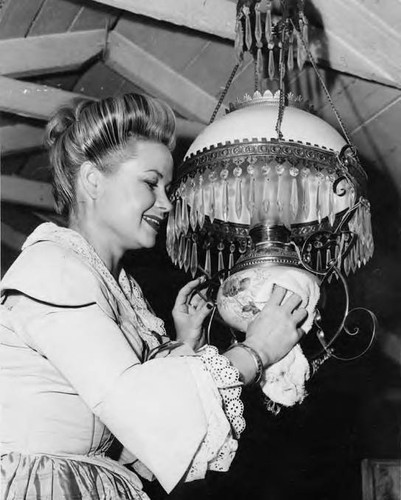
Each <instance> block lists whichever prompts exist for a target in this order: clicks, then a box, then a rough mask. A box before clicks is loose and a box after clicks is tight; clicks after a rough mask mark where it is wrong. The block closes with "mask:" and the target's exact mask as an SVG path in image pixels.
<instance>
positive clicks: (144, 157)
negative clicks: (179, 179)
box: [124, 140, 173, 180]
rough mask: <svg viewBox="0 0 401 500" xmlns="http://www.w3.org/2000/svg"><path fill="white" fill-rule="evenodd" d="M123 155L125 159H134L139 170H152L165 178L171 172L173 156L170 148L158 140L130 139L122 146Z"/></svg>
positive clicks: (169, 175) (170, 174) (168, 176)
mask: <svg viewBox="0 0 401 500" xmlns="http://www.w3.org/2000/svg"><path fill="white" fill-rule="evenodd" d="M124 156H125V157H126V159H127V160H126V161H128V162H130V160H131V161H134V162H135V164H136V166H137V168H138V169H139V171H142V172H145V171H152V170H153V171H156V172H158V173H159V174H160V176H161V177H163V178H164V177H166V178H167V179H169V178H171V176H172V174H173V158H172V155H171V153H170V150H169V149H168V148H167V146H165V145H164V144H162V143H160V142H155V141H146V140H135V141H132V140H131V141H129V143H128V144H127V145H126V147H125V148H124ZM124 163H125V162H124ZM170 180H171V179H170Z"/></svg>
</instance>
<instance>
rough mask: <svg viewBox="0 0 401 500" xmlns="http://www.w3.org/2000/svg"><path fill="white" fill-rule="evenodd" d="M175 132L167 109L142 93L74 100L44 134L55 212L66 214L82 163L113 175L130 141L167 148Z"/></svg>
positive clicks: (71, 204)
mask: <svg viewBox="0 0 401 500" xmlns="http://www.w3.org/2000/svg"><path fill="white" fill-rule="evenodd" d="M174 132H175V117H174V113H173V111H172V109H171V108H170V107H169V106H168V105H167V104H165V103H164V102H162V101H160V100H158V99H155V98H153V97H148V96H145V95H141V94H133V93H131V94H124V95H120V96H117V97H108V98H106V99H103V100H101V101H97V102H96V101H91V100H88V99H76V100H74V101H73V102H72V103H71V105H68V106H64V107H62V108H60V109H59V110H58V111H57V112H56V113H55V115H54V116H53V117H52V118H51V119H50V121H49V123H48V125H47V127H46V136H45V137H46V139H45V140H46V145H47V147H48V149H49V156H50V166H51V169H52V180H53V194H54V198H55V201H56V208H57V211H58V213H60V214H63V215H66V216H68V215H69V214H70V212H71V209H72V208H73V206H74V203H75V198H76V196H75V195H76V193H75V181H76V176H77V173H78V171H79V168H80V166H81V165H82V164H83V163H84V162H87V161H89V162H91V163H93V164H94V165H95V166H96V167H97V168H98V169H99V170H101V171H103V172H105V173H112V172H113V171H114V170H115V169H116V168H118V167H116V163H118V162H117V161H116V159H117V158H121V154H124V147H125V146H126V145H127V143H128V141H129V140H131V139H136V140H149V141H155V142H159V143H162V144H164V145H165V146H167V147H168V148H169V149H170V151H172V150H173V149H174V145H175V137H174ZM116 154H117V156H116ZM113 160H114V161H113Z"/></svg>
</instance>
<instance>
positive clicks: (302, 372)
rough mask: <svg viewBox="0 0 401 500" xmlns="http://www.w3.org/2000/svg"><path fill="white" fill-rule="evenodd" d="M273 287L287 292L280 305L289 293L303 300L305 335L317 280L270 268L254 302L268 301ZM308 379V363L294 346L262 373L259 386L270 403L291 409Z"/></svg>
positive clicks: (299, 272)
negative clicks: (275, 286)
mask: <svg viewBox="0 0 401 500" xmlns="http://www.w3.org/2000/svg"><path fill="white" fill-rule="evenodd" d="M274 285H279V286H282V287H283V288H286V289H287V290H288V292H287V293H286V295H285V297H284V299H283V302H285V301H286V300H287V299H288V298H289V297H290V296H291V295H292V293H296V294H298V295H299V296H300V297H301V298H302V303H301V305H300V307H302V308H305V309H306V310H307V312H308V317H307V318H306V320H305V322H304V323H303V324H302V325H301V327H302V329H303V330H304V331H305V333H308V332H309V330H310V329H311V328H312V325H313V319H314V316H315V308H316V305H317V302H318V300H319V296H320V287H319V281H318V279H317V278H316V277H315V276H314V275H313V274H311V273H310V272H308V271H306V270H304V269H298V268H295V267H289V266H278V265H272V266H271V267H270V269H269V272H268V273H267V276H266V282H265V283H264V286H263V287H262V289H261V290H260V292H259V295H258V296H257V297H255V298H256V299H257V300H258V301H259V300H260V301H261V302H265V301H267V300H268V299H269V297H270V295H271V293H272V291H273V288H274ZM309 376H310V369H309V363H308V361H307V359H306V357H305V355H304V353H303V352H302V348H301V346H300V345H299V344H297V345H296V346H295V347H293V348H292V349H291V351H290V352H289V353H288V354H287V355H286V356H285V357H284V358H282V359H281V360H280V361H278V362H277V363H275V364H274V365H272V366H270V367H269V368H267V369H266V370H264V373H263V377H262V380H261V382H260V384H261V387H262V390H263V392H264V393H265V394H266V396H267V397H268V398H269V399H270V400H272V401H274V402H276V403H279V404H281V405H284V406H293V405H294V404H295V403H300V402H302V401H303V399H304V398H305V396H306V392H305V382H306V381H307V380H308V379H309Z"/></svg>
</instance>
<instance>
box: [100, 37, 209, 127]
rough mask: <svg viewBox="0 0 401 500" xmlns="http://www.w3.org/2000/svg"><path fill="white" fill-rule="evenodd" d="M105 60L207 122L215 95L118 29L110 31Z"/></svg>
mask: <svg viewBox="0 0 401 500" xmlns="http://www.w3.org/2000/svg"><path fill="white" fill-rule="evenodd" d="M105 62H106V64H107V65H108V66H109V67H110V68H111V69H113V70H114V71H116V72H117V73H119V74H120V75H122V76H124V77H125V78H127V79H128V80H131V81H132V82H133V83H135V84H136V85H138V86H139V87H142V88H145V89H146V90H147V91H148V92H149V93H150V94H152V95H155V96H157V97H161V98H162V99H164V100H165V101H166V102H168V103H169V104H170V106H171V107H172V108H173V109H175V110H176V111H177V112H178V113H180V114H181V115H183V116H185V117H186V118H188V119H191V120H199V121H201V122H203V123H208V121H209V120H210V117H211V115H212V113H213V110H214V108H215V107H216V104H217V99H216V98H215V97H214V96H212V95H210V94H209V93H207V92H206V91H204V90H203V89H201V88H200V87H199V86H198V85H196V84H195V83H194V82H192V81H190V80H188V79H187V78H185V77H183V76H182V75H180V74H179V73H177V72H176V71H175V70H174V69H172V68H171V67H170V66H167V65H166V64H165V63H164V62H163V61H161V60H159V59H157V58H156V57H154V56H152V55H151V54H149V53H148V52H147V51H146V50H144V49H143V48H142V47H140V46H139V45H137V44H135V43H134V42H132V41H131V40H129V39H128V38H126V37H125V36H123V35H121V34H120V33H115V32H111V33H110V35H109V40H108V50H107V58H106V60H105Z"/></svg>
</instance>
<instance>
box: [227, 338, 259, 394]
mask: <svg viewBox="0 0 401 500" xmlns="http://www.w3.org/2000/svg"><path fill="white" fill-rule="evenodd" d="M235 347H242V349H245V350H246V351H247V352H248V354H249V355H250V356H251V357H252V360H253V362H254V364H255V368H256V373H255V378H254V380H253V382H252V383H253V384H258V383H259V382H260V380H261V379H262V375H263V369H264V366H263V362H262V358H261V357H260V356H259V353H258V352H257V351H255V349H253V347H250V346H249V345H247V344H243V343H242V342H238V343H236V344H233V345H231V346H230V347H229V348H228V349H227V351H230V350H231V349H234V348H235ZM227 351H226V352H227Z"/></svg>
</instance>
